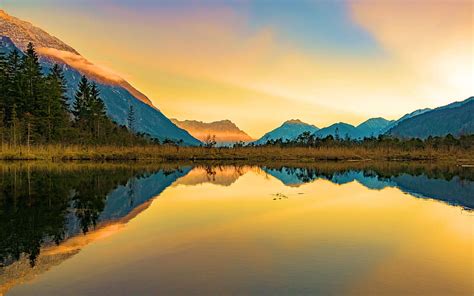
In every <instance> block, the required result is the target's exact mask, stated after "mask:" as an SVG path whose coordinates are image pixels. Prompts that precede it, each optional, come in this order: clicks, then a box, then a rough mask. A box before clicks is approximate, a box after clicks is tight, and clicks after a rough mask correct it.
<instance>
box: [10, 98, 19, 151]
mask: <svg viewBox="0 0 474 296" xmlns="http://www.w3.org/2000/svg"><path fill="white" fill-rule="evenodd" d="M18 125H19V122H18V118H17V114H16V104H13V106H12V110H11V119H10V129H11V141H12V144H13V147H15V146H16V144H17V138H18Z"/></svg>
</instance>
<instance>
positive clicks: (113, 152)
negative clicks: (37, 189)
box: [0, 145, 474, 166]
mask: <svg viewBox="0 0 474 296" xmlns="http://www.w3.org/2000/svg"><path fill="white" fill-rule="evenodd" d="M0 160H1V161H50V162H68V161H90V162H104V161H105V162H108V161H111V162H113V161H149V162H182V161H185V162H193V163H194V162H213V161H224V162H232V161H237V162H246V161H247V162H275V161H297V162H303V163H304V162H315V161H347V162H368V161H390V162H405V161H428V162H430V161H435V162H438V161H449V162H456V163H463V164H464V165H467V166H471V165H474V149H461V148H459V147H452V148H450V149H431V148H425V149H412V150H408V149H407V150H405V149H394V148H386V147H374V148H370V149H367V148H361V147H353V148H347V147H320V148H307V147H283V148H280V147H239V148H222V147H221V148H205V147H175V146H130V147H127V146H124V147H117V146H62V145H47V146H33V147H30V148H28V147H25V146H21V147H15V148H13V147H3V148H2V149H0Z"/></svg>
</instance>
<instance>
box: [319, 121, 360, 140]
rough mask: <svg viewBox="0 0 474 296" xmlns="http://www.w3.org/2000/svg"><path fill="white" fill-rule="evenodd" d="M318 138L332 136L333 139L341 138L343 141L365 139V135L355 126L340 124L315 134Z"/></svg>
mask: <svg viewBox="0 0 474 296" xmlns="http://www.w3.org/2000/svg"><path fill="white" fill-rule="evenodd" d="M314 135H315V136H316V137H317V138H326V137H327V136H329V135H331V136H333V137H336V135H337V137H339V138H341V139H345V138H349V139H358V138H363V134H362V132H361V131H359V130H358V129H357V128H356V127H355V126H353V125H351V124H348V123H344V122H339V123H335V124H333V125H330V126H328V127H325V128H322V129H320V130H319V131H317V132H316V133H315V134H314Z"/></svg>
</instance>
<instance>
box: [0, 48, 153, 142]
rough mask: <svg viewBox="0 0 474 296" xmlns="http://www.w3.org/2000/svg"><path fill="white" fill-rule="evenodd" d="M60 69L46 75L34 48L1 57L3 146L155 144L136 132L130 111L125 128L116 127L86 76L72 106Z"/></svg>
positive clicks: (0, 117)
mask: <svg viewBox="0 0 474 296" xmlns="http://www.w3.org/2000/svg"><path fill="white" fill-rule="evenodd" d="M66 94H67V85H66V80H65V77H64V73H63V70H62V67H61V66H60V65H58V64H55V65H54V66H53V67H52V68H51V69H49V70H48V71H47V73H43V69H42V67H41V64H40V61H39V57H38V54H37V52H36V50H35V47H34V45H33V44H32V43H30V44H28V46H27V49H26V51H25V52H24V53H23V52H19V51H18V50H13V51H11V52H9V53H0V141H1V143H0V144H1V145H2V147H4V145H9V146H13V147H16V146H19V145H27V146H30V145H42V144H50V143H61V144H119V145H126V144H143V143H148V142H150V141H151V140H150V139H149V138H147V137H146V136H145V135H142V134H137V133H135V130H134V126H133V125H134V122H135V118H134V116H135V115H134V110H133V107H130V110H129V116H128V120H127V126H120V125H118V124H117V123H115V122H113V121H112V120H111V119H110V118H109V117H107V114H106V107H105V104H104V102H103V101H102V99H101V97H100V91H99V88H98V86H97V84H96V83H95V82H92V81H89V80H88V79H87V78H86V76H82V78H81V80H80V82H79V84H78V86H77V91H76V93H75V98H74V103H73V104H72V106H70V105H69V104H68V102H69V101H70V100H69V98H68V97H67V95H66Z"/></svg>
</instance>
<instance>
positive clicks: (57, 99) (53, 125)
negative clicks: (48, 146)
mask: <svg viewBox="0 0 474 296" xmlns="http://www.w3.org/2000/svg"><path fill="white" fill-rule="evenodd" d="M44 103H45V104H46V107H47V109H46V111H47V113H46V114H44V115H45V117H46V122H47V140H48V141H51V140H56V139H59V138H60V137H61V134H62V132H63V130H64V129H65V128H66V126H67V124H68V107H67V97H66V83H65V80H64V75H63V72H62V70H61V68H60V67H59V65H58V64H55V65H54V66H53V68H52V69H51V72H50V73H49V75H48V76H47V77H46V95H45V100H44Z"/></svg>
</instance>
